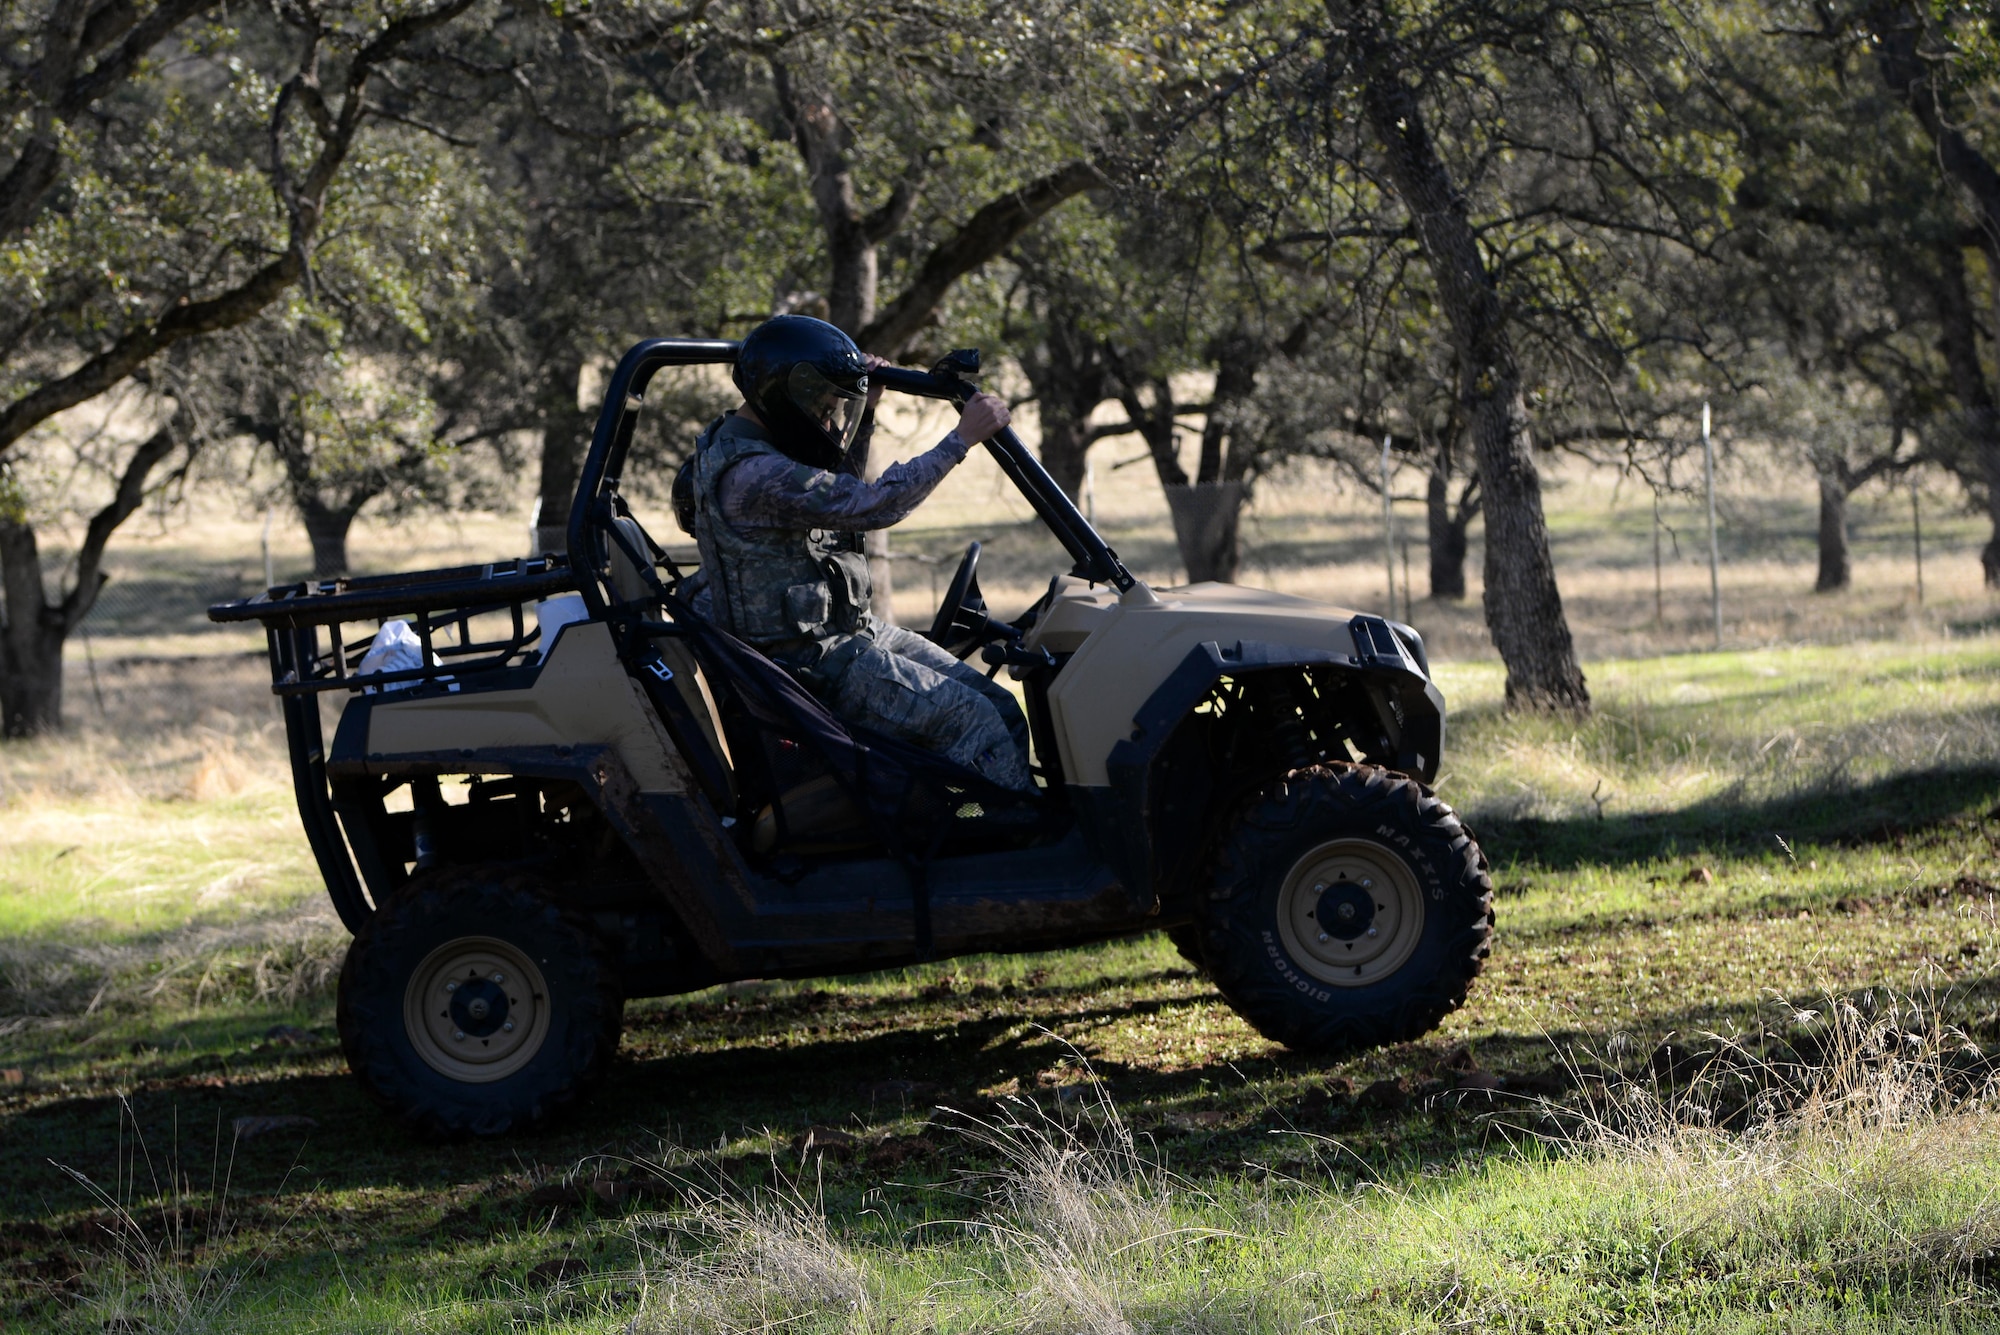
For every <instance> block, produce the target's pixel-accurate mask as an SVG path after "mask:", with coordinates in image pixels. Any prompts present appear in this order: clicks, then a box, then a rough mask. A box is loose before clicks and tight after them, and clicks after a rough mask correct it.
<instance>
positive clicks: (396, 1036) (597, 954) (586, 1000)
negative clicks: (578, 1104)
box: [338, 867, 623, 1137]
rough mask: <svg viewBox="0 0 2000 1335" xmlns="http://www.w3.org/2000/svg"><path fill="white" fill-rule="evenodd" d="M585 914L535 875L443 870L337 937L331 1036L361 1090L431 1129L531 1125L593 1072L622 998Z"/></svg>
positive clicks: (572, 1096) (605, 1054)
mask: <svg viewBox="0 0 2000 1335" xmlns="http://www.w3.org/2000/svg"><path fill="white" fill-rule="evenodd" d="M615 979H616V975H615V973H614V972H613V970H612V967H611V964H610V962H609V960H608V959H607V958H606V956H605V952H604V948H603V946H602V944H601V943H600V942H599V941H598V939H597V938H596V936H595V935H594V934H593V933H592V932H591V930H590V928H589V927H588V925H587V924H585V923H584V922H583V921H582V920H581V919H579V918H577V917H575V916H573V915H571V914H568V913H565V912H564V911H563V910H562V909H561V908H560V907H559V906H558V905H556V904H555V903H554V902H552V901H551V900H550V899H549V898H548V897H547V896H546V895H545V894H544V893H542V890H541V888H540V883H539V882H538V881H536V880H535V879H534V878H533V877H530V876H524V875H521V874H519V873H515V872H510V871H505V870H498V869H492V868H477V867H473V868H451V869H446V870H443V871H440V872H436V873H433V874H431V875H428V876H425V877H422V878H420V879H418V880H417V881H414V882H412V883H411V884H410V885H408V886H405V887H404V888H403V889H402V890H400V891H398V892H397V893H396V894H394V895H392V896H391V897H390V898H389V900H388V902H386V903H385V904H383V905H382V906H381V907H380V908H379V909H378V910H377V911H376V912H375V914H374V915H373V916H372V917H370V918H369V920H368V922H367V923H366V924H365V925H364V926H363V927H362V929H361V931H360V933H359V934H357V935H356V936H355V938H354V941H353V943H352V944H350V945H349V946H348V950H347V959H346V962H345V963H344V964H343V965H342V967H341V971H340V996H339V1005H338V1015H339V1026H340V1045H341V1048H342V1050H343V1051H344V1052H345V1053H346V1055H347V1064H348V1066H349V1068H350V1069H351V1070H353V1072H354V1074H355V1077H356V1078H357V1079H359V1080H360V1082H361V1086H362V1088H363V1089H364V1090H366V1091H367V1093H368V1094H369V1096H370V1097H371V1098H373V1099H374V1100H375V1101H376V1102H377V1103H379V1104H381V1105H382V1106H383V1107H385V1108H387V1109H389V1110H390V1111H391V1112H394V1113H396V1114H397V1115H399V1116H400V1117H402V1118H403V1119H404V1120H405V1121H407V1122H408V1123H410V1124H411V1125H412V1126H414V1127H415V1128H417V1129H418V1130H419V1131H421V1132H424V1133H425V1134H428V1135H432V1136H440V1137H450V1136H461V1135H477V1136H495V1135H502V1134H505V1133H507V1132H510V1131H526V1130H531V1129H533V1128H535V1127H538V1126H540V1125H542V1124H543V1123H544V1122H546V1121H548V1120H549V1118H551V1117H553V1116H554V1115H556V1114H557V1113H558V1112H560V1111H561V1110H562V1109H564V1108H565V1107H567V1106H568V1105H569V1104H571V1103H572V1102H574V1101H575V1100H576V1098H577V1097H578V1095H579V1094H581V1093H582V1092H583V1091H584V1090H585V1089H587V1088H588V1087H589V1086H590V1085H591V1084H592V1083H593V1082H595V1081H596V1080H597V1079H598V1078H600V1077H601V1076H602V1075H603V1073H604V1071H605V1068H606V1067H607V1066H608V1065H609V1064H610V1061H611V1057H612V1054H613V1053H614V1052H616V1050H617V1047H618V1031H619V1026H620V1022H621V1020H622V1018H623V1002H622V1000H621V999H620V996H619V993H618V988H617V985H616V981H615Z"/></svg>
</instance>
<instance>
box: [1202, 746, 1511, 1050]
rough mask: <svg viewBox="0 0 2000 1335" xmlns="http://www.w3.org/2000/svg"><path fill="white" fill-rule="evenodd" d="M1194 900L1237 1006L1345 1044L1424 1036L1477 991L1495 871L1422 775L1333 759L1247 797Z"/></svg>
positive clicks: (1326, 1045)
mask: <svg viewBox="0 0 2000 1335" xmlns="http://www.w3.org/2000/svg"><path fill="white" fill-rule="evenodd" d="M1196 913H1197V921H1198V922H1199V923H1200V926H1201V932H1202V938H1201V944H1202V957H1203V959H1204V961H1205V962H1206V964H1207V966H1208V970H1209V974H1210V976H1211V977H1212V978H1213V979H1214V980H1215V984H1216V986H1217V988H1218V989H1220V990H1221V992H1222V994H1223V996H1224V997H1225V998H1226V999H1227V1000H1228V1001H1229V1003H1230V1005H1231V1006H1233V1007H1234V1008H1235V1009H1236V1011H1237V1012H1238V1013H1239V1014H1240V1015H1242V1016H1243V1018H1244V1019H1246V1020H1248V1021H1249V1022H1250V1023H1251V1024H1252V1025H1253V1026H1255V1027H1256V1029H1257V1031H1258V1032H1259V1033H1261V1034H1263V1035H1265V1036H1266V1037H1267V1038H1271V1039H1274V1040H1276V1041H1277V1042H1280V1043H1283V1044H1284V1045H1285V1046H1286V1047H1289V1048H1293V1049H1295V1050H1297V1051H1300V1052H1310V1053H1318V1054H1325V1055H1334V1054H1338V1053H1344V1052H1351V1051H1354V1050H1356V1049H1360V1048H1368V1047H1378V1046H1381V1045H1384V1044H1388V1043H1400V1042H1408V1041H1410V1040H1412V1039H1415V1038H1418V1037H1420V1036H1421V1035H1423V1034H1425V1033H1428V1032H1429V1031H1430V1030H1431V1029H1433V1028H1435V1027H1436V1025H1437V1023H1438V1021H1440V1020H1441V1019H1443V1018H1444V1016H1445V1015H1446V1014H1447V1013H1449V1012H1450V1011H1453V1010H1455V1009H1457V1008H1458V1007H1459V1006H1460V1005H1461V1004H1462V1003H1463V1002H1464V1001H1465V995H1466V991H1467V989H1468V988H1469V987H1470V986H1471V984H1472V980H1473V979H1474V978H1475V977H1477V976H1478V974H1479V970H1480V967H1481V965H1483V964H1484V962H1485V959H1486V954H1487V950H1488V945H1487V940H1488V937H1489V936H1490V935H1491V934H1492V930H1493V881H1492V878H1491V876H1490V875H1489V874H1488V872H1487V866H1486V858H1485V856H1484V855H1483V854H1481V852H1480V851H1479V845H1478V844H1477V843H1475V842H1474V841H1473V839H1472V836H1471V835H1470V834H1469V833H1468V832H1467V831H1466V829H1465V827H1464V826H1463V825H1462V824H1461V823H1460V822H1459V819H1458V817H1457V816H1456V815H1455V814H1453V812H1452V810H1451V808H1450V807H1448V806H1446V805H1445V804H1444V803H1443V802H1441V801H1439V800H1438V799H1437V798H1436V797H1435V796H1433V795H1432V794H1431V793H1430V792H1429V791H1428V790H1427V789H1425V788H1424V786H1423V785H1422V784H1420V783H1418V782H1417V781H1416V780H1414V779H1411V778H1409V777H1407V776H1406V775H1402V774H1398V773H1395V772H1393V771H1390V770H1384V769H1381V768H1378V767H1376V766H1371V765H1324V766H1319V767H1316V768H1314V769H1309V770H1299V771H1297V772H1295V773H1293V774H1292V775H1290V776H1289V777H1287V778H1286V779H1284V780H1282V781H1280V782H1278V783H1275V784H1273V785H1272V786H1271V787H1269V788H1267V789H1266V790H1265V791H1264V792H1263V793H1261V794H1260V795H1259V796H1257V797H1256V798H1254V799H1252V800H1251V801H1250V802H1249V803H1247V804H1246V805H1245V806H1244V808H1243V809H1242V811H1241V812H1240V813H1239V814H1238V815H1237V817H1236V818H1235V820H1234V821H1233V822H1232V823H1231V824H1230V825H1229V826H1228V827H1227V828H1226V829H1225V830H1224V832H1223V834H1222V835H1221V837H1220V840H1219V842H1218V846H1217V857H1216V862H1215V872H1214V877H1213V880H1212V881H1211V884H1210V887H1209V891H1208V894H1207V895H1206V896H1204V897H1203V898H1202V899H1201V900H1200V901H1199V903H1198V904H1197V909H1196Z"/></svg>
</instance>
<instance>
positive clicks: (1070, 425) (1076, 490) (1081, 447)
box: [1039, 399, 1095, 503]
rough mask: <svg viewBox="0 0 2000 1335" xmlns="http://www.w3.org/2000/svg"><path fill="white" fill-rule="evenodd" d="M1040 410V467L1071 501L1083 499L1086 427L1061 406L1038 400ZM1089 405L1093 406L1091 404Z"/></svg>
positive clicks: (1086, 448)
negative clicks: (1046, 471)
mask: <svg viewBox="0 0 2000 1335" xmlns="http://www.w3.org/2000/svg"><path fill="white" fill-rule="evenodd" d="M1039 406H1040V408H1041V410H1042V412H1041V418H1042V467H1043V468H1046V469H1047V470H1048V473H1049V476H1050V477H1052V478H1054V479H1055V481H1056V485H1057V486H1058V487H1061V488H1062V489H1063V494H1064V495H1066V496H1068V497H1069V498H1070V499H1071V500H1073V501H1076V502H1079V503H1081V502H1082V500H1083V470H1084V459H1085V456H1086V455H1087V454H1088V453H1089V451H1090V428H1089V427H1088V426H1086V425H1084V422H1083V420H1082V419H1081V418H1077V417H1073V416H1071V415H1070V414H1069V413H1068V412H1067V411H1065V406H1064V405H1061V404H1057V403H1053V402H1051V401H1049V400H1047V399H1041V400H1039ZM1092 406H1093V407H1094V406H1095V405H1092Z"/></svg>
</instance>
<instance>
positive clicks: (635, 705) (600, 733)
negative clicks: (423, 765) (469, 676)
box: [363, 622, 693, 793]
mask: <svg viewBox="0 0 2000 1335" xmlns="http://www.w3.org/2000/svg"><path fill="white" fill-rule="evenodd" d="M371 703H372V705H373V707H372V708H371V709H370V711H369V727H368V739H367V742H366V743H365V745H364V747H363V750H364V752H365V754H366V755H368V756H369V757H371V758H372V757H374V756H393V755H400V754H408V753H411V752H430V753H436V752H452V751H483V750H490V749H492V748H495V747H558V746H583V745H600V746H608V747H610V748H611V749H612V750H613V751H615V752H616V753H617V755H618V758H619V760H621V761H622V762H623V763H624V766H625V768H626V769H627V770H628V771H629V772H630V773H631V775H632V779H633V782H635V783H636V784H637V785H638V786H639V788H640V789H641V790H642V791H645V792H664V793H685V792H688V791H690V790H691V789H692V787H693V778H692V776H691V775H690V774H689V771H688V768H687V765H686V763H685V762H684V761H682V759H681V756H680V753H679V751H677V750H676V749H675V748H674V745H673V743H672V742H671V741H670V740H668V738H667V734H666V732H665V730H664V729H662V728H661V727H660V724H659V721H658V718H657V717H656V716H655V715H654V713H653V710H652V707H651V706H650V705H649V704H647V703H646V699H645V696H644V694H643V693H642V692H641V691H640V689H639V686H638V684H637V683H636V682H634V681H633V680H632V679H631V677H630V676H628V675H627V674H626V671H625V667H624V665H623V664H622V663H620V662H619V661H618V654H617V652H616V650H615V649H613V647H612V644H611V632H610V631H609V630H607V629H606V628H605V627H604V626H603V625H601V624H597V623H590V622H577V623H575V624H572V625H570V626H566V627H564V629H563V633H562V636H561V638H560V639H558V640H557V641H556V645H555V648H554V650H553V651H552V652H551V654H550V655H549V659H548V662H547V663H546V664H544V665H543V667H542V669H541V671H540V672H539V673H538V674H537V675H536V677H535V681H534V684H533V685H532V686H530V687H528V688H526V689H525V690H506V691H464V692H461V693H458V694H450V695H430V696H427V697H426V698H422V699H413V700H407V701H402V700H397V701H391V700H376V701H372V702H371Z"/></svg>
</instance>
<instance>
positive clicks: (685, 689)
mask: <svg viewBox="0 0 2000 1335" xmlns="http://www.w3.org/2000/svg"><path fill="white" fill-rule="evenodd" d="M612 524H613V526H614V527H615V528H617V530H618V534H619V536H620V537H621V538H623V539H624V541H623V542H622V543H621V542H614V543H612V544H611V572H610V573H611V591H612V592H613V593H614V594H616V595H617V597H618V601H619V602H621V603H645V604H647V605H648V606H649V608H650V610H651V612H652V615H653V616H655V617H657V616H659V615H660V611H659V604H658V602H657V601H656V600H655V599H654V598H653V586H652V584H651V582H649V581H648V580H647V579H646V576H645V574H644V572H642V571H641V570H640V569H639V567H638V566H637V565H636V564H634V563H633V560H632V558H631V557H630V556H628V555H627V554H626V551H625V548H626V547H627V546H628V545H629V546H630V547H631V548H632V550H633V551H637V552H651V551H652V550H653V548H652V544H651V543H650V542H649V541H648V540H647V538H646V530H645V529H643V528H641V527H640V526H639V521H638V520H636V519H634V518H632V517H631V516H630V515H623V516H620V517H619V518H617V519H615V520H613V521H612ZM653 648H654V649H656V650H657V651H658V652H659V655H660V657H661V658H663V659H665V660H666V662H667V666H668V667H670V668H672V669H673V671H674V680H673V686H674V689H675V690H676V691H678V692H679V693H680V697H681V700H682V702H683V703H685V704H686V705H687V708H688V712H689V713H690V714H692V715H694V719H695V723H696V724H697V725H698V726H699V727H700V728H701V731H702V735H703V737H704V738H706V739H707V741H708V744H709V747H710V748H711V749H712V750H713V751H714V752H715V754H716V755H718V756H720V757H722V763H723V766H724V767H725V768H726V769H727V770H728V772H729V783H730V794H729V795H730V799H731V800H732V801H734V800H735V796H736V762H735V759H734V757H732V756H731V755H730V752H729V742H728V740H727V739H726V738H725V737H724V736H723V733H722V729H721V728H720V727H718V726H717V722H716V721H717V720H718V719H719V718H720V717H721V710H720V709H718V708H717V706H716V702H715V697H714V695H713V694H711V693H710V691H709V689H708V680H707V678H706V677H705V676H704V675H703V673H702V670H701V665H700V664H699V663H697V662H696V661H695V656H694V655H693V654H692V653H691V652H689V650H688V647H687V646H686V645H685V644H683V643H682V642H681V641H680V640H679V639H677V638H675V637H674V636H671V635H656V636H654V637H653Z"/></svg>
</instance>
